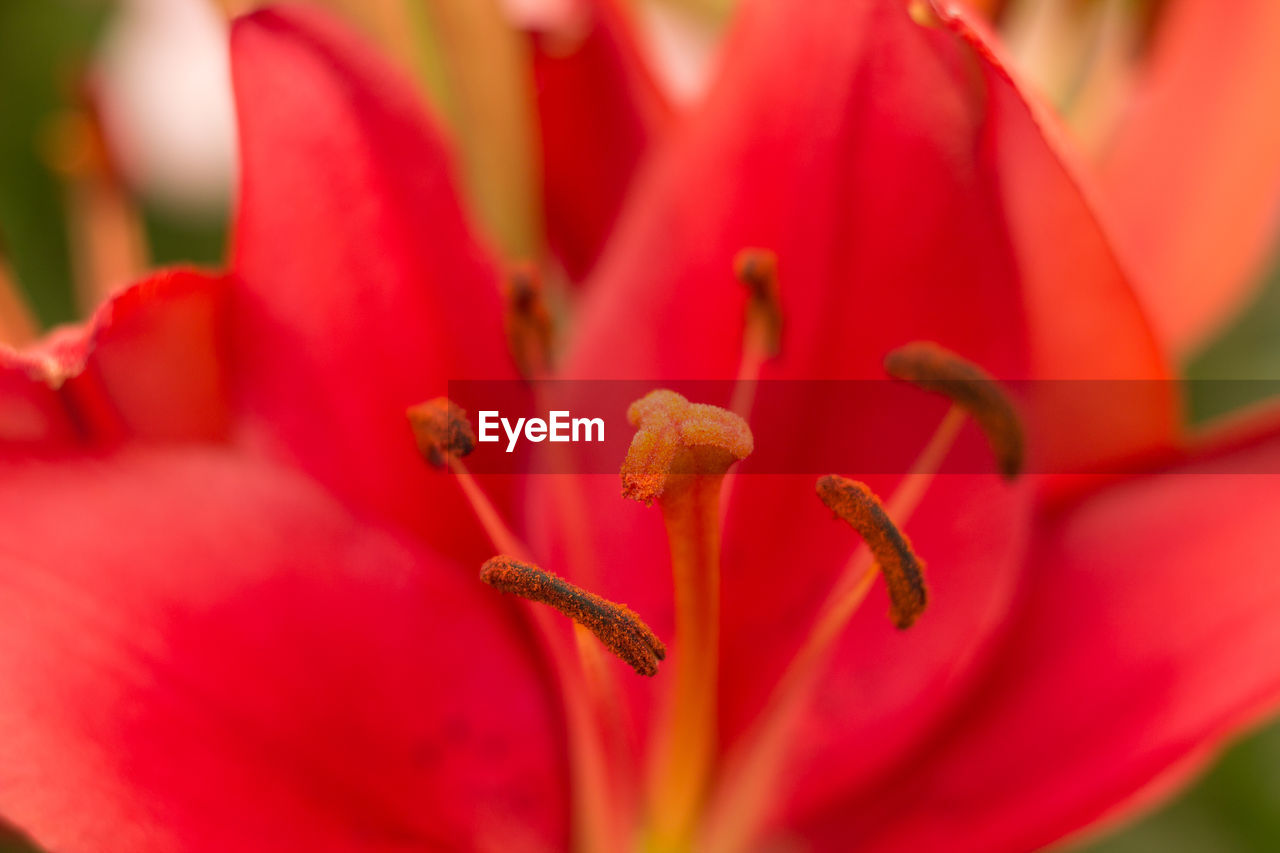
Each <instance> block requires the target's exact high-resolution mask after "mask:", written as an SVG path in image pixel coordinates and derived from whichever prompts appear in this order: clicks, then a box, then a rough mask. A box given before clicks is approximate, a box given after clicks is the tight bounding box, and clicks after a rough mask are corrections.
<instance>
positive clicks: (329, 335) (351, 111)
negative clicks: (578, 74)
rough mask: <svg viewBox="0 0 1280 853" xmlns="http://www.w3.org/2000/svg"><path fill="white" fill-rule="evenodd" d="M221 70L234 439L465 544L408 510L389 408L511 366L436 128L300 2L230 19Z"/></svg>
mask: <svg viewBox="0 0 1280 853" xmlns="http://www.w3.org/2000/svg"><path fill="white" fill-rule="evenodd" d="M232 70H233V77H234V82H235V89H236V100H237V105H238V109H239V118H240V132H241V149H242V150H241V153H242V161H243V164H242V168H243V178H242V180H243V186H242V199H241V207H240V212H239V216H238V219H237V222H236V231H235V259H234V270H235V273H236V276H237V280H236V290H235V299H234V301H233V308H234V313H233V316H234V318H235V321H236V326H235V328H234V330H233V341H234V347H235V352H236V355H237V361H236V368H237V380H238V384H237V388H238V391H239V403H240V405H241V407H242V408H243V412H244V416H245V419H246V421H247V422H248V433H249V435H250V436H251V437H252V438H253V439H254V440H256V441H257V442H258V443H260V444H261V445H262V446H264V447H265V448H267V449H268V450H269V451H270V452H272V453H274V454H277V455H278V456H280V457H282V458H284V459H288V460H290V461H291V462H293V463H295V464H297V465H299V466H300V467H301V468H303V469H304V470H305V471H307V472H308V473H309V474H310V475H311V476H313V477H315V478H316V479H318V480H319V481H320V482H322V483H323V484H324V485H326V486H327V487H328V488H329V489H331V490H333V491H334V492H336V493H338V494H339V495H341V496H342V497H343V498H345V499H346V500H349V501H353V502H356V503H358V504H360V505H362V506H365V507H368V508H371V509H373V510H375V511H377V512H379V513H382V514H385V515H386V516H389V517H392V518H395V519H397V520H399V521H401V522H403V523H406V524H409V525H411V526H413V527H415V528H416V529H418V530H420V531H422V532H424V533H425V534H426V535H427V537H428V538H429V540H430V541H432V542H433V544H437V545H439V546H441V547H442V548H447V547H448V543H451V542H453V543H458V542H471V543H473V544H474V543H477V542H479V541H480V539H479V537H478V535H477V534H476V528H475V525H474V524H473V523H471V522H470V520H469V518H468V516H469V511H468V510H466V509H465V505H464V504H462V502H461V501H453V502H452V503H451V504H450V505H446V506H444V507H439V506H437V507H434V508H428V506H427V505H426V503H425V502H424V497H425V496H426V495H427V494H428V492H429V490H430V484H431V482H432V481H431V480H430V479H429V477H430V472H427V471H425V470H424V466H423V464H422V462H421V460H420V459H419V458H418V456H417V452H416V450H415V449H414V443H413V439H412V436H411V435H410V432H409V430H408V427H407V425H406V422H405V418H404V411H405V408H406V407H407V406H409V405H411V404H413V403H416V402H420V401H422V400H424V399H428V398H431V397H435V396H440V395H442V394H445V393H446V392H447V382H448V380H449V379H450V378H456V377H461V376H465V377H467V378H468V379H480V378H494V379H499V378H508V377H513V376H514V372H513V369H512V367H511V361H510V358H509V357H508V354H507V351H506V344H505V340H504V338H503V333H502V306H501V303H500V300H499V295H498V277H497V272H496V270H495V268H494V265H493V263H492V262H491V260H490V258H489V256H488V255H487V254H486V252H485V250H484V248H483V247H482V246H481V245H479V244H478V243H477V241H476V239H475V238H474V237H473V236H472V234H471V232H470V231H469V229H468V227H467V224H466V222H465V221H464V216H463V213H462V210H461V207H460V205H459V202H458V199H457V195H456V192H455V188H456V187H455V182H454V177H453V174H452V167H451V164H450V162H449V158H448V153H447V152H446V150H445V148H444V146H443V143H442V142H441V139H440V136H439V134H438V133H437V132H436V130H435V128H434V127H432V126H431V123H430V122H429V121H428V119H427V117H426V116H425V115H424V114H423V113H422V111H421V109H420V106H419V104H418V102H417V100H416V96H415V94H414V90H413V88H412V86H410V85H409V84H408V83H407V82H406V81H405V80H403V79H401V77H399V76H398V75H397V74H395V73H394V72H393V71H392V70H391V69H390V68H389V67H388V66H387V64H386V63H385V62H384V61H383V60H381V59H380V58H379V57H378V56H377V54H376V53H375V52H374V51H373V50H372V49H371V48H368V47H366V46H365V45H363V44H361V43H359V42H358V41H357V40H356V39H355V38H354V37H352V36H351V35H349V34H348V33H346V32H344V31H343V30H342V29H341V28H340V27H339V26H337V25H336V24H333V23H332V22H330V21H328V20H327V19H324V18H323V17H322V16H320V15H319V14H318V13H314V12H312V11H304V10H302V9H294V10H289V11H262V12H258V13H256V14H254V15H251V16H249V17H247V18H243V19H240V20H239V21H238V22H237V23H236V25H235V27H234V30H233V33H232ZM437 482H439V481H437ZM429 509H430V511H429Z"/></svg>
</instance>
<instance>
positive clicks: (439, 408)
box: [405, 397, 476, 468]
mask: <svg viewBox="0 0 1280 853" xmlns="http://www.w3.org/2000/svg"><path fill="white" fill-rule="evenodd" d="M405 414H406V415H407V416H408V418H409V425H410V426H411V427H413V438H414V440H415V441H417V443H418V452H419V453H421V454H422V458H424V459H426V460H427V461H428V462H430V463H431V464H432V465H433V466H435V467H436V468H443V467H445V466H446V465H447V464H449V461H450V460H451V459H459V458H461V457H463V456H466V455H467V454H468V453H470V452H471V451H472V450H475V447H476V434H475V432H473V431H472V429H471V422H470V421H469V420H467V412H466V410H465V409H462V408H461V407H459V406H458V405H457V404H456V403H454V402H453V401H452V400H450V399H449V398H448V397H436V398H435V399H434V400H428V401H427V402H425V403H419V404H418V405H416V406H410V407H409V408H408V409H407V410H406V411H405Z"/></svg>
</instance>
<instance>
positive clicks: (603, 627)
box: [480, 555, 667, 676]
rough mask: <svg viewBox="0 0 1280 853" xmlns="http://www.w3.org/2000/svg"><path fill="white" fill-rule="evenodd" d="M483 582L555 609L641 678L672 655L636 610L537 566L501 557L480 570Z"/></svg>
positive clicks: (652, 671) (494, 558) (653, 671)
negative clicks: (597, 640) (588, 590)
mask: <svg viewBox="0 0 1280 853" xmlns="http://www.w3.org/2000/svg"><path fill="white" fill-rule="evenodd" d="M480 580H482V581H484V582H485V583H487V584H488V585H489V586H491V587H494V588H495V589H499V590H501V591H502V592H506V593H510V594H512V595H518V596H520V597H521V598H524V599H526V600H528V601H536V602H538V603H540V604H547V605H550V606H551V607H554V608H555V609H556V610H559V611H560V612H561V613H563V614H564V615H565V616H568V617H569V618H570V619H572V620H573V621H574V622H577V623H578V624H579V625H581V626H582V627H584V628H586V629H587V630H588V631H590V632H591V633H592V634H595V635H596V637H597V638H598V639H599V640H600V642H601V643H603V644H604V645H605V647H606V648H608V649H609V651H611V652H613V653H614V654H615V655H617V656H618V657H619V658H620V659H621V660H623V661H625V662H626V663H628V664H630V666H631V668H632V669H634V670H635V671H636V672H638V673H639V674H640V675H647V676H653V675H657V673H658V663H659V662H660V661H662V660H663V659H664V658H666V656H667V648H666V646H664V645H663V643H662V641H661V640H659V639H658V636H657V635H656V634H654V633H653V631H652V630H651V629H650V628H649V626H648V625H646V624H645V623H644V620H642V619H641V618H640V617H639V616H637V615H636V613H635V611H633V610H632V609H631V608H629V607H627V606H626V605H624V604H615V603H614V602H612V601H609V600H608V599H605V598H601V597H600V596H598V595H596V594H594V593H591V592H587V591H586V590H585V589H582V588H581V587H578V586H574V585H573V584H571V583H569V582H568V581H567V580H565V579H564V578H561V577H559V576H557V575H555V574H552V573H551V572H547V571H543V570H542V569H540V568H538V567H537V566H535V565H534V564H533V563H526V562H522V561H520V560H517V559H515V558H514V557H508V556H505V555H499V556H497V557H493V558H492V559H490V560H488V561H487V562H486V563H485V564H484V565H483V566H481V567H480Z"/></svg>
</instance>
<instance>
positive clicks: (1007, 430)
mask: <svg viewBox="0 0 1280 853" xmlns="http://www.w3.org/2000/svg"><path fill="white" fill-rule="evenodd" d="M884 369H885V371H886V372H888V374H889V375H890V376H892V377H894V378H895V379H901V380H903V381H906V382H910V383H911V384H913V385H915V386H916V387H917V388H921V389H923V390H925V391H933V392H935V393H938V394H942V395H944V396H946V397H950V398H951V400H952V402H954V403H955V404H956V405H958V406H960V407H961V408H963V409H964V410H965V411H966V412H968V414H969V416H970V417H972V418H973V419H974V421H975V422H976V423H977V424H978V426H979V428H981V429H982V432H983V434H984V435H986V437H987V444H989V445H990V446H991V452H992V453H994V454H995V457H996V464H997V465H998V467H999V468H1000V473H1001V474H1003V475H1004V476H1005V478H1006V479H1013V478H1014V477H1016V476H1018V474H1019V473H1021V471H1022V464H1023V458H1024V456H1025V453H1026V441H1025V439H1024V437H1023V430H1022V421H1021V419H1019V417H1018V410H1017V409H1016V408H1014V405H1013V401H1012V400H1011V399H1010V398H1009V395H1008V394H1007V393H1006V392H1005V390H1004V388H1003V387H1002V386H1001V385H1000V383H999V382H998V381H996V380H995V379H994V378H993V377H992V376H991V374H989V373H987V372H986V371H985V370H983V369H982V368H981V367H978V365H976V364H974V363H973V362H971V361H968V360H966V359H964V358H961V357H960V356H958V355H956V354H955V353H954V352H951V351H950V350H948V349H946V348H945V347H941V346H939V345H938V344H935V343H932V342H929V341H918V342H916V343H910V344H907V345H906V346H903V347H899V348H898V349H896V350H893V351H892V352H890V353H889V354H888V355H887V356H885V359H884Z"/></svg>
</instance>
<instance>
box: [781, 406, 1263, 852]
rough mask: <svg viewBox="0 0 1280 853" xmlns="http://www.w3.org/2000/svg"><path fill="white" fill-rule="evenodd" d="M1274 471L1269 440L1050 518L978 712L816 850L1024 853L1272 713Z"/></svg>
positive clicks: (842, 808)
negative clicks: (852, 845)
mask: <svg viewBox="0 0 1280 853" xmlns="http://www.w3.org/2000/svg"><path fill="white" fill-rule="evenodd" d="M1278 466H1280V437H1277V436H1276V434H1275V432H1274V431H1273V434H1272V437H1271V438H1270V440H1269V441H1267V442H1264V443H1261V444H1257V445H1253V446H1250V447H1245V448H1243V449H1240V450H1237V451H1236V452H1234V453H1233V454H1230V455H1229V456H1225V457H1222V458H1218V459H1214V460H1208V461H1202V462H1200V463H1198V464H1192V465H1187V466H1184V467H1182V468H1180V469H1176V470H1174V471H1172V472H1169V473H1165V474H1157V475H1152V476H1147V477H1144V478H1141V479H1135V480H1132V481H1129V482H1126V483H1123V484H1121V485H1118V486H1115V487H1114V488H1111V489H1108V490H1106V491H1104V492H1102V493H1099V494H1098V495H1096V496H1095V497H1093V498H1092V499H1090V500H1088V501H1087V502H1085V503H1083V504H1081V505H1080V506H1078V507H1077V508H1074V509H1072V510H1070V511H1068V512H1066V513H1065V514H1063V515H1061V516H1059V517H1056V518H1052V519H1050V520H1048V522H1047V523H1046V525H1045V528H1044V529H1043V530H1042V531H1041V533H1040V535H1039V540H1038V547H1036V548H1035V549H1034V551H1033V553H1032V556H1031V559H1030V563H1029V565H1030V566H1031V569H1032V570H1031V571H1030V572H1028V573H1027V576H1026V577H1027V589H1026V590H1025V596H1024V598H1023V600H1022V601H1021V604H1020V607H1019V608H1018V613H1019V616H1018V619H1017V621H1016V622H1015V623H1014V624H1013V625H1012V626H1011V628H1010V630H1009V632H1008V633H1007V635H1006V636H1004V637H1003V640H1002V651H1001V652H1000V654H999V656H998V657H997V659H996V663H995V664H994V665H993V666H992V667H991V668H990V670H989V671H988V672H987V674H986V676H985V677H984V678H982V679H981V680H980V681H979V682H977V683H975V684H974V689H973V690H972V693H971V696H970V699H969V702H968V704H967V707H965V709H964V710H963V712H962V713H960V714H957V715H956V716H955V718H954V719H953V721H952V722H951V723H950V724H949V725H948V727H947V729H946V731H945V732H943V733H942V734H941V735H940V736H939V737H938V738H937V739H936V740H935V741H934V742H932V743H930V744H928V745H926V746H925V747H924V748H922V749H920V750H919V751H918V752H917V753H916V754H914V755H913V756H912V757H910V758H909V759H908V760H906V761H904V762H903V764H902V766H901V767H900V769H899V771H898V772H897V773H896V774H893V775H889V776H886V777H882V778H880V779H878V780H877V781H876V784H875V789H874V790H873V791H870V792H869V793H868V794H867V795H866V796H864V797H845V798H843V799H842V800H840V801H839V803H838V804H834V803H833V806H832V808H831V809H830V810H829V812H828V813H826V814H825V815H824V817H823V820H821V821H820V822H817V823H815V824H812V825H810V826H808V827H807V828H806V830H805V832H806V834H811V835H812V837H813V838H814V840H816V841H818V842H819V845H818V846H819V848H820V849H828V848H829V849H840V848H841V845H840V843H839V839H842V838H848V837H854V836H855V835H856V837H858V838H859V839H862V841H864V842H865V845H866V849H868V850H903V851H906V850H921V849H930V848H934V847H938V846H945V847H946V848H947V849H953V850H960V851H964V850H974V851H1000V850H1027V849H1034V848H1038V847H1040V846H1042V845H1045V844H1048V843H1049V842H1052V841H1054V840H1057V839H1059V838H1061V837H1063V836H1065V835H1067V834H1069V833H1072V832H1074V831H1076V830H1079V829H1081V828H1083V827H1086V826H1088V825H1090V824H1091V823H1093V822H1095V821H1098V820H1099V819H1103V818H1107V817H1116V816H1119V814H1121V813H1122V812H1123V811H1124V810H1125V808H1126V807H1132V806H1134V805H1136V804H1139V803H1143V802H1149V798H1150V796H1151V795H1152V794H1153V793H1167V792H1168V791H1169V790H1171V789H1172V787H1173V786H1174V784H1175V783H1176V782H1177V781H1178V780H1181V779H1185V778H1186V775H1187V774H1188V773H1189V772H1190V771H1191V770H1192V769H1194V768H1195V767H1196V766H1198V765H1199V764H1200V762H1201V761H1203V760H1204V759H1205V758H1206V757H1208V755H1209V754H1210V753H1211V751H1212V750H1213V749H1214V748H1215V747H1216V746H1218V745H1219V744H1221V742H1222V741H1223V740H1224V739H1225V738H1227V737H1229V736H1231V735H1232V734H1234V733H1235V732H1237V731H1239V730H1240V729H1241V728H1242V727H1243V726H1247V725H1249V724H1251V723H1253V722H1255V721H1257V720H1258V719H1259V718H1260V717H1261V715H1262V714H1264V713H1266V712H1269V711H1271V710H1272V709H1274V708H1275V706H1276V704H1277V702H1280V621H1277V619H1276V618H1275V614H1276V612H1277V610H1278V609H1280V575H1277V573H1276V572H1275V570H1274V569H1275V553H1276V549H1277V548H1278V547H1280V539H1278V538H1277V532H1276V523H1275V522H1276V518H1277V514H1280V490H1278V489H1277V485H1278V483H1277V476H1276V475H1275V474H1274V473H1253V472H1276V471H1280V467H1278ZM1223 471H1241V472H1248V473H1242V474H1226V473H1222V472H1223ZM1152 786H1154V788H1153V787H1152Z"/></svg>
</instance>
